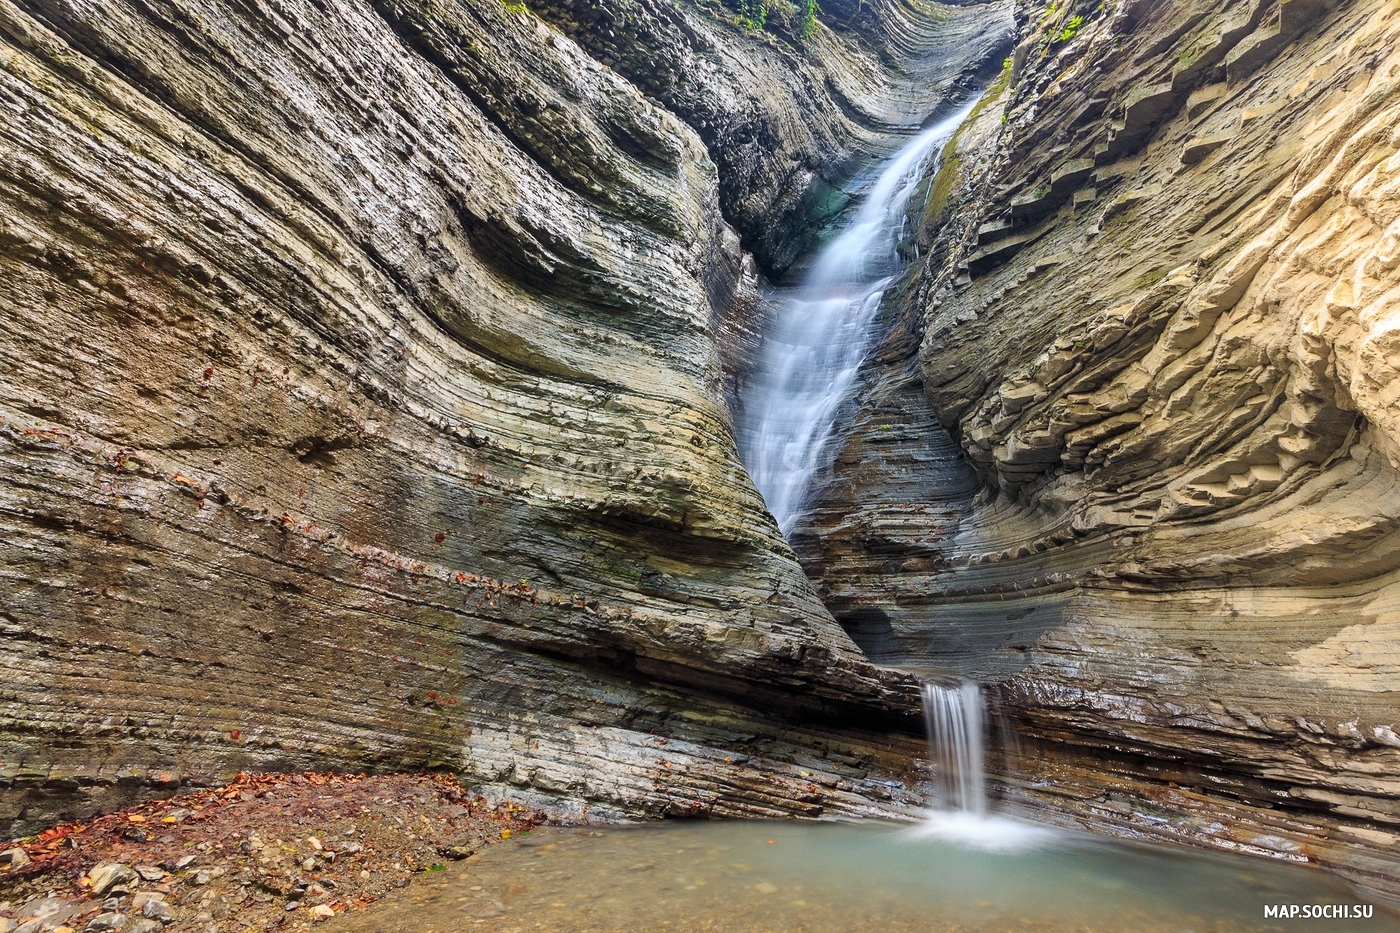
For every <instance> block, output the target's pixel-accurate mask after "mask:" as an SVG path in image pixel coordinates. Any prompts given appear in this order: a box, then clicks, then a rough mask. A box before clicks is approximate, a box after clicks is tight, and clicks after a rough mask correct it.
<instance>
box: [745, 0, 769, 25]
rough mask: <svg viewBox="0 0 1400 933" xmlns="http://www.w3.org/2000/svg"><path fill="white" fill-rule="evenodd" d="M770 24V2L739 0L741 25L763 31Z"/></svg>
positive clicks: (765, 0)
mask: <svg viewBox="0 0 1400 933" xmlns="http://www.w3.org/2000/svg"><path fill="white" fill-rule="evenodd" d="M767 23H768V0H739V25H741V26H743V27H744V28H745V29H762V28H763V27H764V26H765V25H766V24H767Z"/></svg>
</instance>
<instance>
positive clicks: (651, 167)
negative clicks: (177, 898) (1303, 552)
mask: <svg viewBox="0 0 1400 933" xmlns="http://www.w3.org/2000/svg"><path fill="white" fill-rule="evenodd" d="M589 9H590V10H596V15H597V16H602V15H603V14H604V13H605V12H606V13H608V15H610V16H614V17H616V18H619V19H620V20H625V22H626V23H627V24H628V26H627V28H621V27H619V28H617V29H611V28H610V29H607V30H606V31H604V30H603V29H602V28H601V27H598V26H597V25H596V24H595V25H593V26H589V27H587V29H584V30H583V31H584V32H587V33H588V35H587V43H586V45H587V48H586V49H585V48H584V47H582V46H580V44H579V43H577V42H575V41H573V40H571V39H570V38H569V37H568V35H567V34H566V33H567V32H573V33H574V34H580V29H579V24H578V22H577V21H576V20H575V19H570V18H569V16H568V15H566V11H564V10H562V9H561V8H557V7H548V6H545V7H541V9H540V12H539V14H537V13H536V12H532V10H531V9H529V8H526V7H524V6H521V5H519V4H503V3H501V2H499V0H468V2H455V0H453V2H446V3H443V2H423V3H416V2H409V0H403V2H399V0H384V2H374V3H363V2H355V0H344V2H341V0H333V2H329V3H327V2H315V3H310V2H307V3H302V2H296V0H288V2H282V0H273V2H261V0H254V2H247V3H236V4H232V5H228V4H220V3H211V2H205V0H168V2H167V0H160V2H155V3H144V2H143V3H128V2H125V0H101V2H98V0H91V2H87V0H54V2H44V0H41V2H22V3H14V2H10V0H0V64H2V65H3V68H2V69H0V106H2V107H3V112H4V114H5V120H4V122H3V125H0V320H3V327H0V464H2V465H0V526H3V527H0V541H2V542H3V544H2V545H0V580H3V584H0V594H2V595H0V624H3V629H0V667H3V672H0V710H3V712H2V713H0V783H3V786H4V792H3V794H0V800H3V807H4V809H3V819H0V823H2V824H3V825H4V827H5V831H6V832H8V833H14V832H19V831H21V830H24V829H26V828H29V827H33V826H37V825H42V824H43V823H45V822H49V821H51V820H53V819H55V818H57V817H59V816H77V815H81V814H83V813H85V812H91V811H92V810H94V809H97V808H102V807H109V806H113V805H115V804H116V803H117V802H118V801H119V800H122V799H127V798H130V797H133V796H139V795H142V794H147V793H151V792H154V791H156V790H159V789H161V788H172V787H174V786H176V785H178V784H179V783H181V782H184V781H203V780H217V779H219V778H221V777H227V776H229V775H231V774H233V773H235V772H236V771H238V770H239V769H242V768H248V769H253V768H304V767H307V768H309V767H315V768H337V769H341V768H351V769H356V768H411V767H445V768H451V769H453V770H455V771H457V772H459V773H460V774H462V775H463V776H464V777H465V778H466V779H467V780H470V781H474V782H477V783H479V784H482V785H488V786H492V787H495V788H497V789H506V790H509V791H511V792H515V793H518V794H521V795H523V796H528V797H530V798H531V799H532V800H535V801H553V802H554V803H556V804H558V805H560V806H564V807H568V808H573V809H574V810H575V811H576V812H582V811H584V810H586V809H588V808H590V807H591V808H594V809H595V810H597V811H601V812H602V813H604V814H609V815H618V814H634V815H636V814H658V813H667V812H678V813H708V812H713V813H769V814H773V813H794V812H796V813H808V814H811V813H820V812H824V811H826V810H832V809H834V810H845V811H851V812H854V811H859V810H862V809H863V808H874V809H877V810H878V809H881V808H887V807H888V808H894V809H898V808H899V807H901V806H904V805H906V804H907V803H909V802H911V801H912V800H914V797H913V796H911V794H910V792H909V791H907V790H904V789H901V786H900V785H899V783H898V782H899V780H900V779H901V777H902V772H903V770H904V769H905V768H907V765H908V756H909V753H910V751H911V749H912V748H913V743H914V741H915V740H914V739H913V738H912V737H911V738H905V739H896V740H893V741H891V740H886V739H885V738H881V737H878V736H877V733H878V732H880V731H883V730H885V729H887V728H889V726H890V724H891V723H893V724H896V725H897V726H898V727H899V728H901V729H903V730H904V731H905V732H906V733H910V734H913V733H914V732H916V728H915V727H913V726H912V722H913V719H912V717H913V716H915V715H916V701H915V700H914V699H913V694H912V692H911V684H910V682H909V680H908V679H907V678H905V677H901V676H897V675H890V674H887V673H885V672H882V671H880V670H878V669H877V668H875V667H873V666H872V665H871V664H870V663H869V661H868V660H867V659H866V658H864V656H863V655H862V654H861V652H860V651H859V650H858V649H857V648H856V647H855V646H854V645H853V644H852V643H851V642H850V641H849V640H848V639H847V637H846V636H845V634H844V633H843V632H842V630H841V629H840V628H839V627H837V626H836V625H835V624H834V623H833V622H832V620H831V618H830V616H829V615H828V614H827V612H826V611H825V609H824V608H823V606H822V604H821V603H820V601H819V600H818V599H817V597H816V596H815V594H814V593H813V592H812V590H811V587H810V586H809V584H808V582H807V580H806V579H805V578H804V576H803V574H802V571H801V570H800V568H799V566H798V564H797V563H796V561H795V560H794V557H793V555H792V552H791V551H790V550H789V549H788V547H787V546H786V544H785V543H784V542H783V541H782V539H781V538H780V536H779V535H778V533H777V530H776V528H775V526H774V524H773V522H772V520H771V518H769V517H768V515H767V514H766V512H765V510H764V509H763V505H762V502H761V500H760V499H759V497H758V495H757V494H756V492H755V491H754V490H753V487H752V485H751V484H750V483H749V482H748V480H747V478H746V476H745V475H744V472H743V470H742V467H741V466H740V464H739V461H738V458H737V455H736V452H735V448H734V444H733V441H732V439H731V429H730V425H729V419H728V415H727V412H726V409H725V405H724V398H723V392H722V378H721V366H720V359H719V354H718V352H717V341H718V336H717V335H718V334H720V333H721V332H724V333H728V334H730V337H731V339H732V340H733V341H735V342H736V343H738V344H741V343H742V342H743V338H744V333H743V328H742V327H741V326H738V325H732V321H733V316H732V315H731V314H730V312H731V310H732V306H733V304H734V301H735V296H736V295H738V294H740V293H743V292H744V291H745V290H746V289H747V290H749V291H750V292H751V290H752V288H753V286H754V281H755V276H756V274H757V273H756V271H755V270H756V268H757V267H758V266H766V267H769V268H780V267H781V266H782V264H783V262H784V261H785V260H784V257H790V256H791V255H793V253H794V251H795V250H796V249H797V248H799V246H798V245H796V244H800V243H801V242H802V240H803V238H804V237H805V236H806V235H807V234H806V232H805V231H804V228H803V226H802V224H798V223H796V222H791V223H790V221H791V219H792V218H794V217H796V216H798V215H803V216H805V215H807V214H814V213H815V214H820V213H821V212H820V211H815V212H814V211H813V210H811V208H812V206H813V205H819V204H821V203H824V202H825V201H827V200H830V199H831V198H832V192H833V191H834V190H836V189H837V188H838V187H839V185H840V183H841V182H842V180H843V179H844V178H845V176H846V175H847V174H849V172H850V171H851V170H852V169H853V167H854V166H855V165H856V164H858V163H859V162H860V161H861V160H862V159H866V158H870V157H872V156H875V155H878V154H879V153H880V152H882V151H885V150H887V149H888V148H889V147H890V146H891V145H894V144H895V142H896V140H895V139H894V138H893V137H894V136H897V133H896V132H895V131H896V130H897V129H899V126H900V125H901V124H903V125H904V126H905V127H906V128H907V127H908V126H914V125H917V124H918V122H919V121H920V120H921V119H922V117H923V116H924V114H925V113H926V112H927V111H928V110H929V109H931V108H933V107H934V106H935V105H936V104H937V102H938V101H939V100H940V99H942V98H943V97H944V96H947V95H948V94H950V93H953V92H954V89H955V87H956V86H957V83H958V81H959V80H960V76H964V75H965V74H968V73H971V71H972V70H975V69H976V68H977V67H979V66H980V60H981V59H984V58H986V57H987V56H988V55H995V56H996V57H997V58H999V57H1000V56H999V54H998V53H997V45H998V42H999V41H1001V37H1002V36H1003V35H1005V33H1006V27H1007V24H1008V14H1007V11H1006V8H1005V7H1004V6H1002V5H998V4H986V5H981V4H979V5H970V6H966V7H952V6H949V7H945V6H938V5H920V6H918V7H913V6H910V7H907V8H906V7H904V6H902V5H899V4H893V3H891V4H876V5H874V6H873V7H871V6H866V7H864V8H863V9H865V10H867V11H870V12H868V13H865V14H862V17H860V18H857V20H856V22H855V23H854V24H853V25H843V24H842V23H840V22H838V21H836V20H834V19H833V20H831V23H832V25H834V26H836V27H837V29H836V31H833V30H832V29H831V28H828V25H826V24H825V23H824V22H823V21H822V20H818V21H817V22H816V23H815V24H812V25H811V27H810V29H806V30H805V32H804V35H803V41H804V42H805V45H804V46H803V47H801V48H798V47H795V46H793V45H791V44H788V43H787V42H784V41H783V40H781V39H778V38H774V37H773V36H771V35H768V34H766V33H759V32H756V31H753V30H750V29H748V28H746V27H744V26H742V25H737V24H735V23H734V22H732V13H728V12H725V11H723V10H718V9H716V10H708V9H704V8H698V7H689V6H678V7H672V6H670V5H662V4H648V3H642V4H632V5H627V4H620V5H609V4H598V5H596V6H590V8H589ZM867 17H873V19H870V20H869V21H868V22H866V18H867ZM862 24H863V25H862ZM894 35H916V38H917V41H910V42H907V43H904V44H903V45H898V46H890V45H887V40H888V39H889V37H891V36H894ZM639 36H641V37H642V38H638V37H639ZM581 38H583V37H582V36H581ZM629 42H634V43H635V42H640V43H642V44H643V45H644V46H645V49H646V54H647V55H650V56H652V57H653V60H654V61H655V62H657V63H658V70H657V71H656V72H655V73H653V74H651V75H649V76H648V75H643V74H642V71H641V69H640V66H639V65H638V59H636V58H635V56H633V57H629V56H632V51H629V49H632V50H635V49H634V46H629V45H628V43H629ZM590 52H591V53H592V54H590ZM916 52H917V54H915V53H916ZM599 58H607V59H608V60H609V61H611V62H613V64H614V65H616V66H617V69H618V70H613V69H612V68H610V67H608V66H606V65H605V64H603V63H602V62H601V61H600V60H599ZM629 63H630V64H629ZM667 63H669V64H667ZM662 66H665V68H670V69H671V72H672V76H671V78H669V79H667V78H665V77H664V74H663V72H664V70H665V69H664V68H663V67H662ZM629 68H630V69H631V70H630V72H629ZM628 74H631V76H632V77H633V78H634V79H636V81H637V82H638V83H634V82H633V81H629V80H628V79H627V77H625V75H628ZM644 77H646V78H648V80H649V81H651V82H653V83H646V82H643V81H642V78H644ZM668 80H669V81H670V82H671V83H670V84H665V83H664V82H665V81H668ZM655 82H662V83H655ZM639 83H640V84H641V87H640V89H639ZM644 91H645V93H643V92H644ZM886 101H893V102H894V103H893V104H890V103H885V102H886ZM668 108H670V109H668ZM755 115H764V119H763V120H759V119H757V117H756V116H755ZM750 131H752V132H753V134H754V135H753V139H752V140H751V142H750V144H748V145H747V146H746V147H744V148H742V149H741V148H740V146H739V143H740V141H741V140H742V139H743V138H744V134H745V133H748V132H750ZM707 143H708V144H709V145H708V148H707ZM716 147H719V148H720V149H722V150H723V151H722V152H720V151H717V149H716ZM717 164H718V165H719V169H717V168H716V165H717ZM731 221H732V222H733V223H731ZM734 224H737V226H735V225H734ZM741 239H742V240H743V241H744V242H748V243H750V244H751V245H752V246H753V247H754V248H755V249H757V250H758V251H759V261H758V262H757V263H756V262H755V261H754V260H752V259H751V258H749V257H748V256H747V254H746V253H745V252H744V250H743V249H742V248H741V246H740V242H741ZM726 322H730V323H729V324H727V323H726ZM731 325H732V326H731ZM727 326H729V327H730V330H728V331H724V328H725V327H727ZM780 733H781V734H780ZM891 782H894V783H891Z"/></svg>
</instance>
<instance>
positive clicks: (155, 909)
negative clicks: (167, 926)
mask: <svg viewBox="0 0 1400 933" xmlns="http://www.w3.org/2000/svg"><path fill="white" fill-rule="evenodd" d="M132 909H133V910H135V911H137V912H139V913H140V914H141V916H143V917H145V918H146V919H147V920H159V921H160V922H161V923H174V922H175V911H173V910H171V908H170V905H169V904H167V903H166V902H165V901H163V900H161V901H157V900H150V901H146V902H145V903H144V904H142V905H140V907H136V906H134V905H133V907H132Z"/></svg>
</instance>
